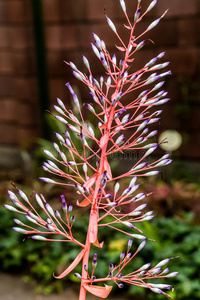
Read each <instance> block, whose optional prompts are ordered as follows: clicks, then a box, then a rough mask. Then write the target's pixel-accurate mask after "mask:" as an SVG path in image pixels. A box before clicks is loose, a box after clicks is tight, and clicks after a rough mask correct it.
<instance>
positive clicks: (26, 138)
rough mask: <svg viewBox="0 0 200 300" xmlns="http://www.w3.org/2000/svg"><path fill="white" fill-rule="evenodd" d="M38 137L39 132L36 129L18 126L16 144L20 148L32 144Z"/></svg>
mask: <svg viewBox="0 0 200 300" xmlns="http://www.w3.org/2000/svg"><path fill="white" fill-rule="evenodd" d="M39 137H40V131H39V129H38V128H37V127H29V126H26V127H25V126H20V127H18V140H17V142H18V144H19V145H20V146H24V145H26V146H27V145H28V146H30V143H33V142H34V141H35V139H36V138H39Z"/></svg>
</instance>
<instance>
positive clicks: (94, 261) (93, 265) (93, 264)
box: [92, 258, 97, 268]
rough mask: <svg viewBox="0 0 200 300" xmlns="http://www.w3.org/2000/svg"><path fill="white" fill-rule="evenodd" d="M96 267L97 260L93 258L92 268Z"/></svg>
mask: <svg viewBox="0 0 200 300" xmlns="http://www.w3.org/2000/svg"><path fill="white" fill-rule="evenodd" d="M96 266H97V259H95V258H93V260H92V267H93V268H96Z"/></svg>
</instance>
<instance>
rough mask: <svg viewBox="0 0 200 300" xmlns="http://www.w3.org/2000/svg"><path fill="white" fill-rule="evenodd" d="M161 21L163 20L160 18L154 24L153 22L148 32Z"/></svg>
mask: <svg viewBox="0 0 200 300" xmlns="http://www.w3.org/2000/svg"><path fill="white" fill-rule="evenodd" d="M160 20H161V18H158V19H157V20H155V21H154V22H152V23H151V24H150V25H149V26H148V28H147V30H151V29H153V28H154V27H155V26H156V25H158V23H159V22H160Z"/></svg>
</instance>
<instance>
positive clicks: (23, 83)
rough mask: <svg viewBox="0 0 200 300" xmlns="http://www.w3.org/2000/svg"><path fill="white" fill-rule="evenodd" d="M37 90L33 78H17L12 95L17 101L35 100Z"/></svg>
mask: <svg viewBox="0 0 200 300" xmlns="http://www.w3.org/2000/svg"><path fill="white" fill-rule="evenodd" d="M37 88H38V86H37V81H36V79H34V78H25V77H21V78H20V77H19V78H16V79H15V80H14V93H15V96H16V97H17V98H18V99H35V98H36V97H37Z"/></svg>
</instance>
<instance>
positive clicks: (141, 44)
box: [135, 40, 146, 51]
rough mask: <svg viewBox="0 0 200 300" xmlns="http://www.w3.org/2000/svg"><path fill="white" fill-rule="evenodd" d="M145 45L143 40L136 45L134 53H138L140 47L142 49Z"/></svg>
mask: <svg viewBox="0 0 200 300" xmlns="http://www.w3.org/2000/svg"><path fill="white" fill-rule="evenodd" d="M145 43H146V41H145V40H144V41H142V42H140V43H139V44H138V45H137V47H136V49H135V50H136V51H138V50H140V49H141V48H142V47H144V45H145Z"/></svg>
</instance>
